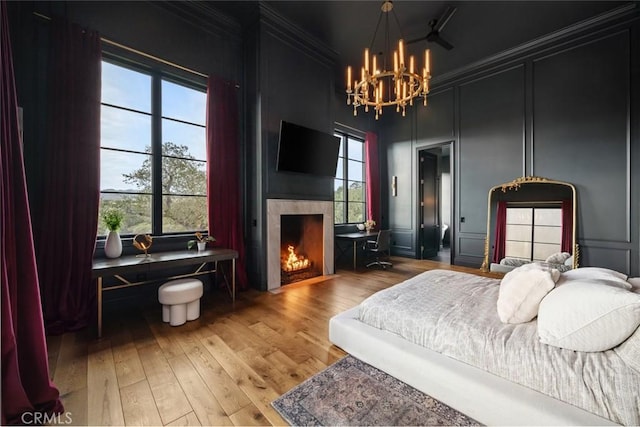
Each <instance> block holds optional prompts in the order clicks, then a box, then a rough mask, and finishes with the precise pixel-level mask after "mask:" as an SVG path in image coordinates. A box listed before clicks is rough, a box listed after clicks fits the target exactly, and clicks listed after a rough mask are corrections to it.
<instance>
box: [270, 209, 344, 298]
mask: <svg viewBox="0 0 640 427" xmlns="http://www.w3.org/2000/svg"><path fill="white" fill-rule="evenodd" d="M282 215H322V227H323V233H322V234H323V240H324V241H323V245H322V247H323V251H322V258H323V260H322V261H323V262H322V264H323V268H322V274H323V275H324V276H326V275H329V274H333V273H334V265H333V234H334V233H333V202H332V201H326V200H288V199H267V289H268V290H274V289H278V288H280V217H281V216H282ZM318 243H320V242H318Z"/></svg>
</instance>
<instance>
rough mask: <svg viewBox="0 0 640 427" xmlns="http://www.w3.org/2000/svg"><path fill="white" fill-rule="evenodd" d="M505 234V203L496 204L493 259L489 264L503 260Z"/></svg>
mask: <svg viewBox="0 0 640 427" xmlns="http://www.w3.org/2000/svg"><path fill="white" fill-rule="evenodd" d="M506 233H507V202H505V201H500V202H498V211H497V212H496V240H495V242H494V245H495V246H494V248H493V259H492V261H491V262H495V263H499V262H500V260H501V259H502V258H504V251H505V237H506Z"/></svg>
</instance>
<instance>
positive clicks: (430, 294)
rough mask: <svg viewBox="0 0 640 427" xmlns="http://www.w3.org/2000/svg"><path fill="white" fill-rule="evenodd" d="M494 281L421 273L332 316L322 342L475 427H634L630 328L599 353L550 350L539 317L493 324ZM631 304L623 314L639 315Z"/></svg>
mask: <svg viewBox="0 0 640 427" xmlns="http://www.w3.org/2000/svg"><path fill="white" fill-rule="evenodd" d="M509 274H511V273H509ZM563 274H565V273H563ZM505 277H506V276H505ZM625 277H626V276H625ZM500 282H501V281H500V279H493V278H488V277H482V276H478V275H474V274H467V273H459V272H454V271H448V270H431V271H427V272H424V273H421V274H419V275H417V276H415V277H413V278H411V279H408V280H406V281H404V282H402V283H400V284H398V285H395V286H393V287H391V288H388V289H385V290H383V291H380V292H378V293H376V294H374V295H372V296H371V297H369V298H367V299H366V300H365V301H363V302H362V303H361V304H360V305H359V306H357V307H354V308H352V309H350V310H348V311H346V312H343V313H341V314H339V315H337V316H335V317H333V318H332V319H331V320H330V324H329V338H330V340H331V342H332V343H334V344H335V345H337V346H339V347H341V348H342V349H344V350H345V351H346V352H348V353H350V354H351V355H353V356H354V357H356V358H358V359H361V360H363V361H364V362H366V363H369V364H371V365H373V366H375V367H377V368H379V369H381V370H383V371H385V372H387V373H389V374H390V375H392V376H394V377H396V378H398V379H400V380H402V381H404V382H406V383H407V384H410V385H411V386H413V387H415V388H417V389H419V390H421V391H423V392H425V393H427V394H429V395H431V396H432V397H434V398H436V399H438V400H441V401H442V402H444V403H446V404H448V405H449V406H451V407H453V408H455V409H457V410H459V411H461V412H463V413H465V414H466V415H468V416H470V417H472V418H474V419H476V420H477V421H479V422H481V423H483V424H487V425H523V424H528V425H567V424H576V425H611V424H625V425H639V424H640V409H638V408H639V407H640V366H638V365H639V364H640V329H637V324H636V328H634V330H635V332H632V333H631V334H630V336H628V337H626V338H625V340H624V342H623V343H622V344H620V345H619V346H616V347H615V348H612V349H610V350H607V351H574V350H569V349H565V348H560V347H557V346H555V345H548V344H545V343H542V342H541V341H540V338H539V331H538V324H537V323H538V319H534V320H532V321H528V322H523V323H516V324H510V323H503V322H502V321H501V320H500V318H499V316H498V314H497V310H496V305H497V301H498V297H499V292H500ZM629 287H631V286H630V285H629ZM557 289H561V287H558V288H557ZM562 289H567V290H569V289H570V286H566V287H563V288H562ZM633 292H639V291H638V290H631V291H628V293H629V294H631V293H633ZM548 295H549V296H550V295H551V293H548ZM638 297H639V298H638V299H637V300H638V304H637V311H632V312H631V316H636V315H639V313H640V295H638ZM545 298H546V297H545ZM631 298H634V296H633V295H631ZM543 302H544V299H543ZM549 305H550V306H551V304H549ZM583 305H584V304H583ZM634 310H635V309H634ZM634 319H635V318H634ZM639 319H640V318H639ZM625 322H626V323H629V320H628V319H625ZM638 322H640V320H638ZM631 327H632V326H629V327H628V328H631ZM628 328H627V329H628ZM625 333H627V332H625Z"/></svg>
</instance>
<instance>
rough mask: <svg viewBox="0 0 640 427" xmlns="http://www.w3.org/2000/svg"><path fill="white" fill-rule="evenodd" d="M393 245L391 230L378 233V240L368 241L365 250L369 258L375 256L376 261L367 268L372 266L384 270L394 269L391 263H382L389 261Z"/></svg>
mask: <svg viewBox="0 0 640 427" xmlns="http://www.w3.org/2000/svg"><path fill="white" fill-rule="evenodd" d="M390 245H391V230H380V231H378V237H377V238H376V240H367V241H366V242H365V244H364V248H363V249H364V250H365V252H366V253H367V255H369V256H375V261H373V262H370V263H368V264H367V268H368V267H371V266H372V265H379V266H381V267H382V269H383V270H386V269H387V266H389V267H393V264H391V262H389V261H382V259H387V260H388V259H389V256H390V255H391V253H390Z"/></svg>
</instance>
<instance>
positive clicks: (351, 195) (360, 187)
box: [333, 131, 367, 224]
mask: <svg viewBox="0 0 640 427" xmlns="http://www.w3.org/2000/svg"><path fill="white" fill-rule="evenodd" d="M334 135H335V136H337V137H339V138H340V154H339V158H338V167H337V171H336V178H335V180H334V187H333V189H334V222H335V223H336V224H354V223H362V222H364V221H365V220H366V218H365V216H366V211H367V210H366V192H365V188H366V179H365V156H364V139H362V138H358V137H355V136H353V135H349V134H346V133H343V132H340V131H336V132H335V133H334Z"/></svg>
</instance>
